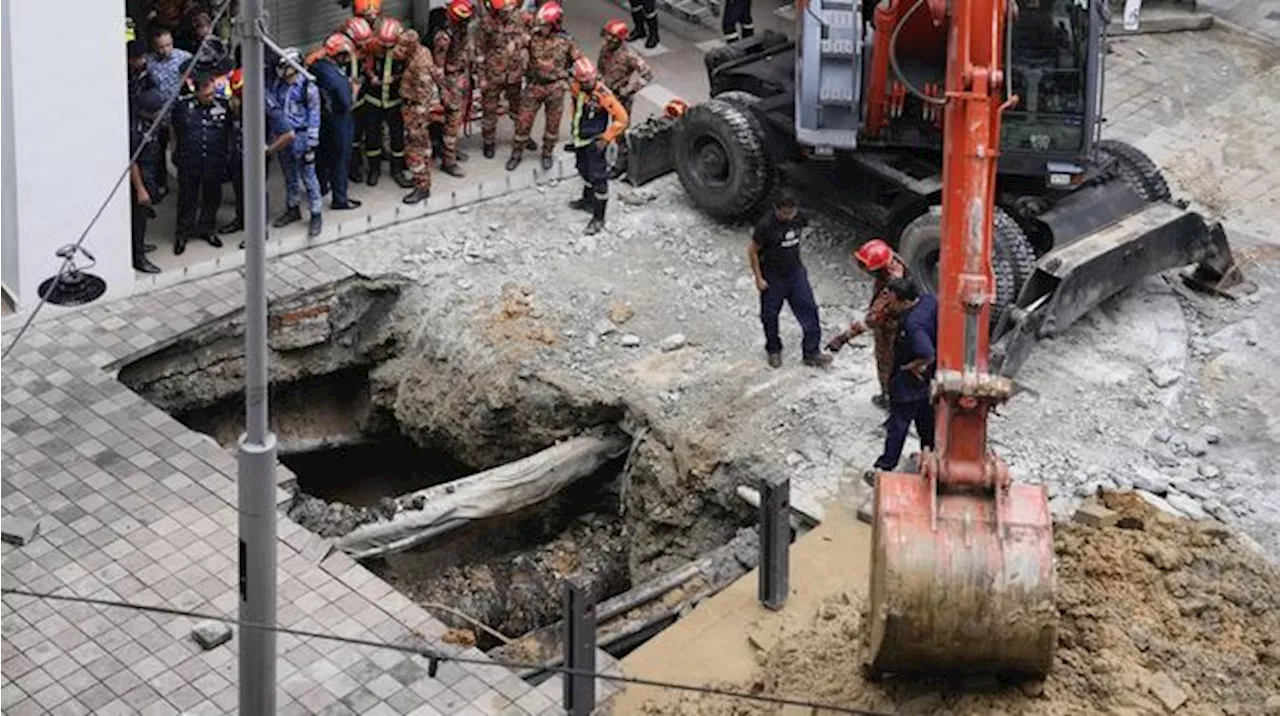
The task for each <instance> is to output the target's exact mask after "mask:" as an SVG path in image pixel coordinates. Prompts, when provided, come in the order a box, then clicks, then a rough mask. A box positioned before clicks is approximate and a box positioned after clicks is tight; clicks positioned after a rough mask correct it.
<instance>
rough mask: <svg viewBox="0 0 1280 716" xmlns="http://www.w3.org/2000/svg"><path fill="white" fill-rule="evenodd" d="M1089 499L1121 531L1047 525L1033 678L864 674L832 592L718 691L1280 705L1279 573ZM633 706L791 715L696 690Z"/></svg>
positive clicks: (858, 608) (982, 710) (1106, 707)
mask: <svg viewBox="0 0 1280 716" xmlns="http://www.w3.org/2000/svg"><path fill="white" fill-rule="evenodd" d="M1102 499H1103V501H1104V503H1105V504H1106V505H1107V506H1108V507H1110V508H1111V509H1113V510H1116V511H1117V512H1118V513H1119V517H1120V522H1119V524H1120V525H1123V526H1116V527H1105V528H1092V527H1087V526H1084V525H1080V524H1074V523H1071V524H1060V525H1057V527H1056V530H1055V535H1054V545H1055V551H1056V554H1057V567H1058V594H1057V601H1058V610H1059V614H1060V623H1059V628H1058V650H1057V658H1056V663H1055V666H1054V669H1053V671H1052V673H1051V674H1050V676H1049V678H1048V679H1047V680H1045V681H1044V682H1030V683H1022V684H1013V683H1002V682H1000V681H997V680H995V679H992V678H989V677H972V678H968V679H964V680H948V681H941V680H939V681H931V682H910V683H903V682H898V683H894V682H892V681H886V682H884V683H883V684H876V683H871V682H869V681H867V680H865V679H863V678H862V676H861V671H860V665H861V664H862V663H863V662H864V659H865V650H866V643H865V633H866V630H865V628H864V622H865V614H864V609H865V605H864V603H863V602H862V600H861V598H860V597H859V596H857V595H854V594H851V593H844V594H841V595H838V596H835V597H832V598H830V599H828V600H827V602H826V603H825V604H824V605H823V606H822V607H821V608H820V609H819V610H818V613H817V614H814V615H812V620H811V622H810V623H809V624H808V625H804V626H802V627H800V628H799V629H797V630H795V631H793V632H790V633H788V634H786V635H785V636H783V637H782V638H781V639H780V640H779V641H777V643H776V644H767V643H766V644H758V645H757V648H758V649H759V652H758V654H759V656H758V658H759V663H760V667H759V670H758V672H757V674H756V675H755V677H754V678H753V679H752V680H751V681H750V682H748V683H742V684H720V685H719V686H720V687H722V688H725V689H729V690H735V691H746V692H750V693H754V694H766V695H772V696H779V697H785V698H794V699H800V700H805V701H811V702H821V703H826V704H831V705H837V706H841V707H846V708H857V709H867V710H870V711H875V712H882V713H896V714H955V715H959V714H997V713H1002V714H1047V715H1049V716H1068V715H1075V714H1090V713H1093V714H1114V715H1115V716H1155V715H1156V714H1165V713H1168V712H1176V713H1179V714H1188V715H1195V716H1218V715H1221V716H1248V715H1251V714H1274V713H1276V712H1277V711H1280V569H1278V568H1277V567H1276V566H1274V565H1272V564H1270V563H1269V562H1268V561H1267V560H1266V559H1264V558H1263V557H1262V556H1260V555H1259V554H1258V553H1257V552H1255V551H1254V549H1253V548H1251V547H1249V546H1247V545H1246V544H1244V543H1242V542H1240V541H1239V540H1238V539H1237V538H1236V537H1235V536H1234V535H1233V533H1231V532H1230V531H1228V530H1226V529H1225V528H1223V527H1222V526H1220V525H1217V524H1213V523H1209V522H1192V521H1187V520H1180V519H1172V518H1169V517H1168V516H1166V515H1163V514H1159V513H1157V511H1156V510H1155V509H1153V508H1152V507H1151V506H1150V505H1148V504H1147V503H1145V502H1144V501H1143V500H1142V499H1141V498H1139V497H1138V496H1137V495H1135V494H1134V493H1131V492H1104V493H1103V495H1102ZM646 710H647V711H648V712H650V713H667V714H671V713H674V714H681V715H688V716H692V715H694V714H698V715H701V716H746V715H748V714H774V713H791V712H788V711H784V710H783V708H782V707H780V706H776V705H770V704H762V703H759V702H749V701H745V700H740V699H727V698H724V697H715V696H703V695H697V696H688V697H685V698H683V699H681V700H680V701H679V702H677V703H675V704H674V705H672V704H671V703H670V702H664V703H663V704H662V705H661V706H658V705H657V704H649V705H647V709H646ZM803 712H804V713H808V711H807V710H806V711H803ZM795 713H801V711H795ZM816 713H821V711H817V712H816Z"/></svg>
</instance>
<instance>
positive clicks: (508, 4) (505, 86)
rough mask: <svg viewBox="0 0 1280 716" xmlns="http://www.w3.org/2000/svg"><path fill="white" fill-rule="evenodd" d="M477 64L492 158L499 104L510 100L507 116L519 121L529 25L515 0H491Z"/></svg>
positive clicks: (484, 136) (484, 135)
mask: <svg viewBox="0 0 1280 716" xmlns="http://www.w3.org/2000/svg"><path fill="white" fill-rule="evenodd" d="M476 44H477V47H476V67H478V68H479V71H480V96H481V100H480V101H481V111H482V112H483V116H482V117H481V118H480V136H481V139H482V140H483V142H484V156H485V158H486V159H492V158H493V155H494V154H495V152H496V145H497V134H498V105H499V102H500V101H501V100H502V99H503V98H505V99H506V100H507V116H508V117H510V118H511V121H512V122H513V123H514V122H518V119H519V118H518V117H517V115H518V114H519V112H520V93H521V89H522V86H521V83H522V81H523V79H524V64H523V62H524V61H525V50H526V48H527V47H528V45H529V28H528V23H527V21H526V19H525V16H524V15H523V14H522V13H521V12H520V10H519V8H518V7H517V6H516V0H489V12H487V13H485V16H484V17H483V18H481V20H480V33H479V37H478V38H477V43H476Z"/></svg>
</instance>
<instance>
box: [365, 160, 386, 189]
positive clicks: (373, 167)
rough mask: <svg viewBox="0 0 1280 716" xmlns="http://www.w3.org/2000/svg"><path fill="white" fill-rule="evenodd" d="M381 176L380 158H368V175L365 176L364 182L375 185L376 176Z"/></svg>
mask: <svg viewBox="0 0 1280 716" xmlns="http://www.w3.org/2000/svg"><path fill="white" fill-rule="evenodd" d="M381 176H382V160H381V159H370V160H369V175H368V176H367V177H365V180H364V183H366V184H368V185H369V186H377V185H378V178H379V177H381Z"/></svg>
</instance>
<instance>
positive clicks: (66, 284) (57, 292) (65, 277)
mask: <svg viewBox="0 0 1280 716" xmlns="http://www.w3.org/2000/svg"><path fill="white" fill-rule="evenodd" d="M106 290H107V282H106V281H103V280H102V279H101V278H100V277H98V276H95V275H94V274H91V273H85V272H83V271H75V270H72V271H67V272H66V273H64V274H62V275H61V276H54V277H53V278H49V279H45V280H44V282H43V283H41V284H40V289H39V291H40V293H39V295H41V296H44V298H45V300H46V301H48V302H49V303H52V304H54V305H57V306H79V305H81V304H85V303H89V302H90V301H92V300H94V299H96V298H97V297H99V296H101V295H102V294H103V293H105V292H106Z"/></svg>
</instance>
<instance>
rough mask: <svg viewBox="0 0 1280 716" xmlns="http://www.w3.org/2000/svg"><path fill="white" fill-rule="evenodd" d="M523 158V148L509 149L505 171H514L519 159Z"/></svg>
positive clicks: (518, 164)
mask: <svg viewBox="0 0 1280 716" xmlns="http://www.w3.org/2000/svg"><path fill="white" fill-rule="evenodd" d="M523 158H524V150H523V148H521V149H513V150H512V151H511V158H510V159H508V160H507V171H509V172H513V171H515V169H516V167H518V166H520V160H521V159H523Z"/></svg>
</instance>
